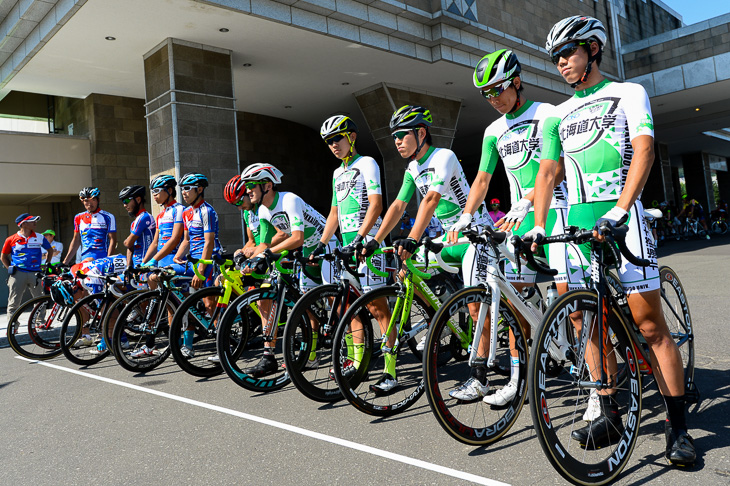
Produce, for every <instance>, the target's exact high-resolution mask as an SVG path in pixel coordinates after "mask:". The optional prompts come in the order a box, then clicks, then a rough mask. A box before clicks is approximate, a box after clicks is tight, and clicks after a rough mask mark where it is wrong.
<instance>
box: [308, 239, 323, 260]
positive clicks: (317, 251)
mask: <svg viewBox="0 0 730 486" xmlns="http://www.w3.org/2000/svg"><path fill="white" fill-rule="evenodd" d="M326 249H327V245H325V244H324V243H322V242H321V241H320V242H318V243H317V246H316V248H315V249H314V250H312V253H310V254H309V260H310V261H311V260H314V257H316V256H319V255H324V254H325V250H326Z"/></svg>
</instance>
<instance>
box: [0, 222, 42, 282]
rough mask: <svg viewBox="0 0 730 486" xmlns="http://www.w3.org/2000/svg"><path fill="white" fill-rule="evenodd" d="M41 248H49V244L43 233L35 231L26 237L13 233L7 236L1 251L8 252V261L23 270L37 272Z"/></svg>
mask: <svg viewBox="0 0 730 486" xmlns="http://www.w3.org/2000/svg"><path fill="white" fill-rule="evenodd" d="M41 248H45V250H46V251H48V250H50V249H51V244H50V243H48V240H46V238H45V237H44V236H43V235H39V234H38V233H36V232H35V231H34V232H33V233H31V235H30V236H28V237H27V238H26V237H25V236H23V235H22V234H20V232H18V233H15V234H14V235H13V236H10V237H8V238H7V239H6V240H5V244H4V245H3V250H2V252H3V253H5V254H10V262H11V263H12V264H13V265H15V266H16V267H18V269H19V270H22V271H24V272H37V271H39V270H40V269H41V263H43V262H42V261H41V254H42V250H41Z"/></svg>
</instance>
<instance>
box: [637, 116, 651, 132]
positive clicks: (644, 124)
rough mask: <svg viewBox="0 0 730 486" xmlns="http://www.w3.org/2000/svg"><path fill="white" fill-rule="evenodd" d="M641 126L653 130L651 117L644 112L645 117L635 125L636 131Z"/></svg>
mask: <svg viewBox="0 0 730 486" xmlns="http://www.w3.org/2000/svg"><path fill="white" fill-rule="evenodd" d="M642 128H648V129H650V130H654V121H653V120H652V119H651V115H649V114H648V113H647V114H646V118H645V119H643V120H642V121H641V122H640V123H639V125H638V126H637V127H636V131H637V132H638V131H640V130H641V129H642Z"/></svg>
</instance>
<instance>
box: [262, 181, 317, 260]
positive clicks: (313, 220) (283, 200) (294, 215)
mask: <svg viewBox="0 0 730 486" xmlns="http://www.w3.org/2000/svg"><path fill="white" fill-rule="evenodd" d="M258 215H259V224H260V226H259V227H260V232H261V233H260V238H261V242H262V243H267V244H270V243H271V239H272V238H273V237H274V234H275V233H276V230H275V229H274V228H278V229H279V230H281V231H283V232H284V233H286V234H287V235H289V236H291V234H292V231H303V232H304V244H303V247H304V255H305V256H306V255H309V253H310V252H311V250H312V249H314V248H315V247H316V246H317V243H319V240H320V239H321V238H322V232H323V231H324V225H325V222H326V220H325V218H324V216H322V215H321V214H319V213H318V212H317V211H315V210H314V209H313V208H312V206H310V205H309V204H307V203H305V202H304V200H302V198H301V197H299V196H297V195H296V194H294V193H293V192H277V193H276V195H275V196H274V202H273V203H272V204H271V206H269V207H266V206H264V205H263V204H262V205H261V206H259V209H258Z"/></svg>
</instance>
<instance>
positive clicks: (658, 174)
mask: <svg viewBox="0 0 730 486" xmlns="http://www.w3.org/2000/svg"><path fill="white" fill-rule="evenodd" d="M641 200H642V202H643V203H644V206H645V207H647V208H650V207H651V202H652V201H657V202H662V201H673V200H674V187H673V186H672V166H671V163H670V161H669V149H668V147H667V144H665V143H659V142H657V143H656V144H654V164H653V165H652V167H651V173H650V174H649V179H648V180H647V182H646V185H645V186H644V191H643V193H642V195H641Z"/></svg>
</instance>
